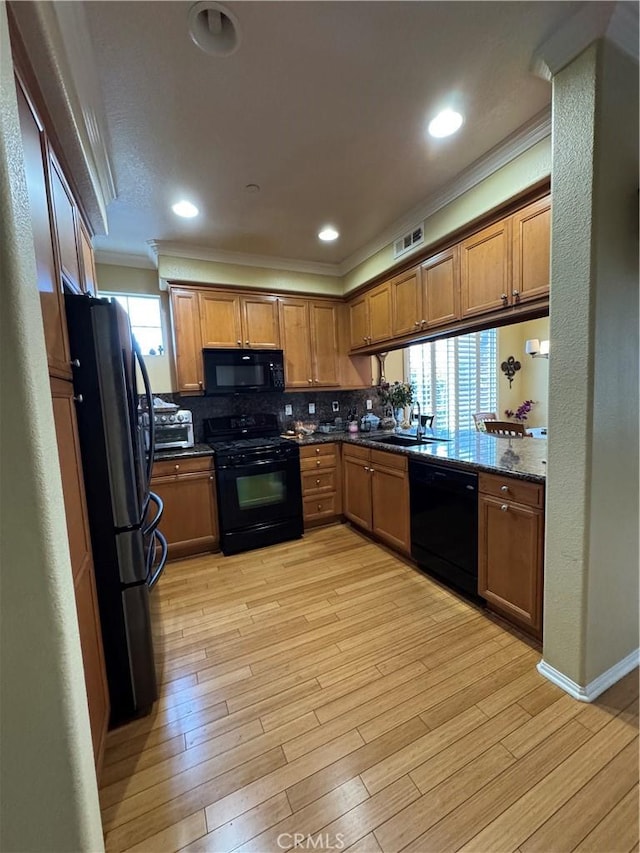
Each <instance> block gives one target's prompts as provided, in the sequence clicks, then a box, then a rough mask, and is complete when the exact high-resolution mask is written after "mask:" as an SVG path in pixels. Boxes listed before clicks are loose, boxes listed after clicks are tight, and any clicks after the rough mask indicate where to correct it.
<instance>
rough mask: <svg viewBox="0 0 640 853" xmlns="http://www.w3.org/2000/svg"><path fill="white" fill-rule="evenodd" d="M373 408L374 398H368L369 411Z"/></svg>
mask: <svg viewBox="0 0 640 853" xmlns="http://www.w3.org/2000/svg"><path fill="white" fill-rule="evenodd" d="M371 409H373V400H367V411H368V412H370V411H371Z"/></svg>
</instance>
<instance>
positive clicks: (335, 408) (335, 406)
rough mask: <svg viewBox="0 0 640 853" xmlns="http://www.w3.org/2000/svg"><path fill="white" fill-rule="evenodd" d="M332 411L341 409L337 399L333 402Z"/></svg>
mask: <svg viewBox="0 0 640 853" xmlns="http://www.w3.org/2000/svg"><path fill="white" fill-rule="evenodd" d="M331 411H332V412H339V411H340V403H339V402H338V401H337V400H334V401H333V403H332V404H331Z"/></svg>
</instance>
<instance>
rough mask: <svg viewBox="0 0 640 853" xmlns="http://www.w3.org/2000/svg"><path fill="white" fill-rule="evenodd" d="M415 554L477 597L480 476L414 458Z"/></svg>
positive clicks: (437, 573) (422, 563) (411, 486)
mask: <svg viewBox="0 0 640 853" xmlns="http://www.w3.org/2000/svg"><path fill="white" fill-rule="evenodd" d="M409 494H410V502H411V511H410V512H411V556H412V557H413V559H414V560H415V561H416V562H417V563H418V565H419V566H420V568H422V569H424V570H425V571H427V572H429V573H430V574H433V575H434V576H435V577H437V578H438V579H439V580H441V581H443V583H445V584H447V585H449V586H452V587H454V588H456V589H459V590H461V591H462V592H464V593H466V594H467V595H469V596H472V597H473V598H475V599H476V600H477V599H478V598H479V597H478V477H477V475H476V474H472V473H467V472H466V471H459V470H457V469H455V468H445V467H439V466H437V465H431V464H430V463H428V462H421V461H420V460H417V459H409Z"/></svg>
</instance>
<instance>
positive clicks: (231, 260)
mask: <svg viewBox="0 0 640 853" xmlns="http://www.w3.org/2000/svg"><path fill="white" fill-rule="evenodd" d="M147 243H148V245H149V247H150V250H151V251H152V252H153V254H154V256H155V258H156V261H157V259H158V258H159V257H160V255H165V256H170V257H173V258H188V259H189V260H192V261H211V262H213V263H218V264H238V265H241V266H245V267H264V268H265V269H273V270H287V271H288V272H301V273H310V274H312V275H329V276H334V277H339V276H340V266H339V265H338V264H328V263H321V262H319V261H299V260H295V259H293V258H276V257H273V256H271V255H248V254H243V253H242V252H227V251H224V250H222V249H220V250H219V249H209V248H207V247H205V246H185V245H183V244H182V243H172V242H169V241H167V240H148V241H147Z"/></svg>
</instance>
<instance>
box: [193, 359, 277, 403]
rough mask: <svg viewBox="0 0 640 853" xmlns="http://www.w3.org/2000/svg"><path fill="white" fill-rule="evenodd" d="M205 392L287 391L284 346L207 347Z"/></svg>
mask: <svg viewBox="0 0 640 853" xmlns="http://www.w3.org/2000/svg"><path fill="white" fill-rule="evenodd" d="M202 360H203V363H204V393H205V394H208V395H214V394H245V393H253V392H256V391H284V390H285V387H284V358H283V355H282V350H281V349H237V350H236V349H209V348H207V349H203V350H202Z"/></svg>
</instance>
